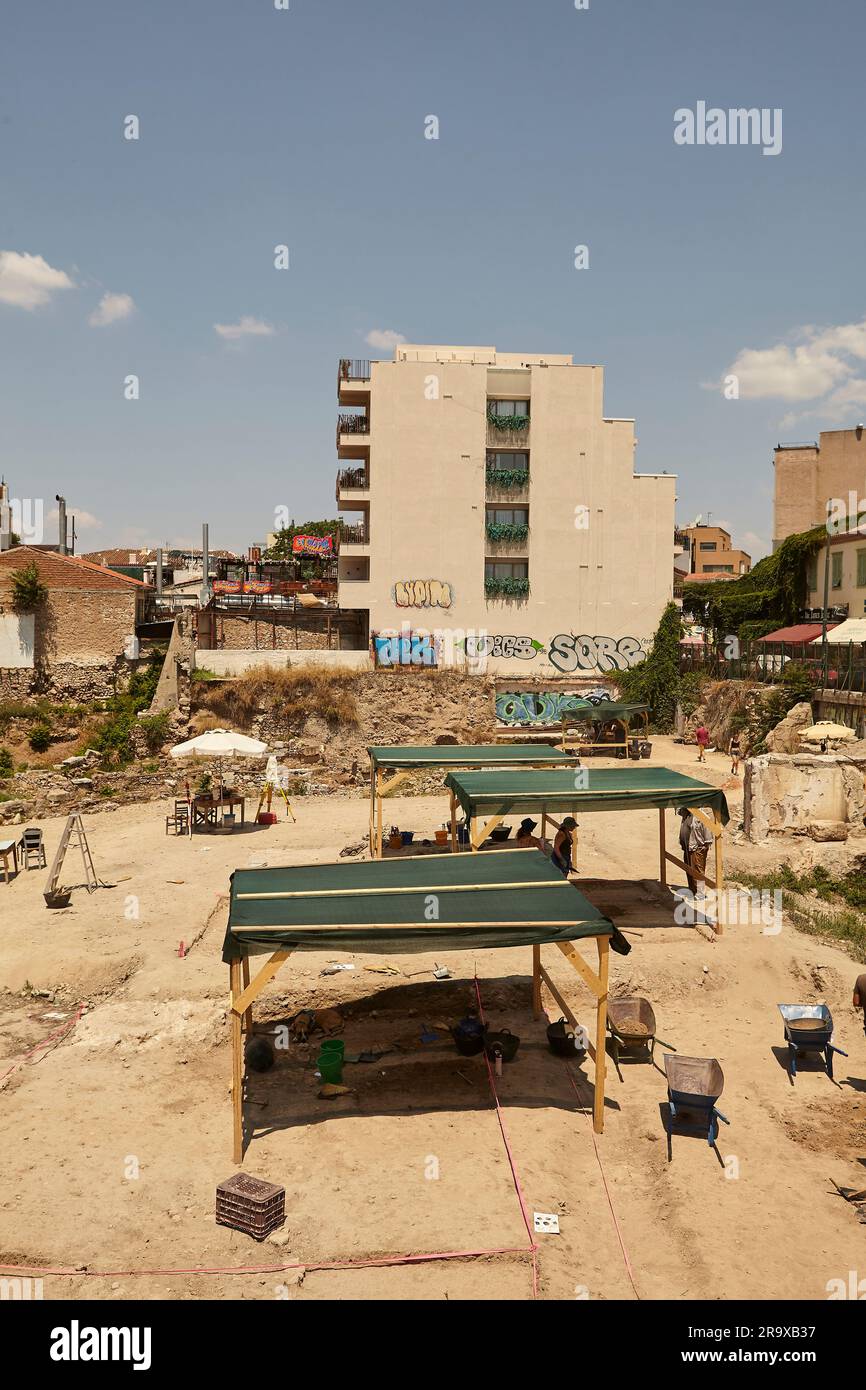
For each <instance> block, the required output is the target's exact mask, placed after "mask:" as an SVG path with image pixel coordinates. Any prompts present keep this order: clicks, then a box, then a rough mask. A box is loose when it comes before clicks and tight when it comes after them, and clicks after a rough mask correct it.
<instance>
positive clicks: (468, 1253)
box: [0, 1245, 527, 1279]
mask: <svg viewBox="0 0 866 1390" xmlns="http://www.w3.org/2000/svg"><path fill="white" fill-rule="evenodd" d="M526 1253H527V1251H526V1248H525V1246H522V1245H500V1246H496V1247H494V1248H493V1249H491V1250H442V1251H435V1252H433V1253H431V1254H429V1255H422V1254H408V1255H382V1256H380V1257H376V1256H373V1255H369V1256H364V1257H363V1258H362V1259H359V1260H325V1261H311V1260H296V1261H293V1263H291V1264H277V1265H215V1266H213V1267H209V1266H207V1265H202V1266H198V1265H193V1266H190V1267H189V1268H187V1269H184V1268H180V1269H175V1268H166V1269H69V1268H67V1267H66V1266H62V1265H58V1266H53V1265H7V1264H0V1270H2V1271H3V1273H4V1274H9V1273H13V1274H37V1275H39V1274H52V1275H56V1276H58V1277H60V1278H65V1279H119V1278H129V1279H131V1278H136V1277H138V1276H145V1277H146V1276H149V1275H159V1276H163V1277H168V1276H169V1275H174V1274H280V1273H282V1272H283V1271H284V1270H289V1269H305V1270H313V1271H315V1270H326V1269H368V1268H379V1267H382V1266H387V1265H414V1264H425V1263H427V1262H429V1261H435V1260H472V1259H478V1258H483V1257H485V1256H487V1255H525V1254H526Z"/></svg>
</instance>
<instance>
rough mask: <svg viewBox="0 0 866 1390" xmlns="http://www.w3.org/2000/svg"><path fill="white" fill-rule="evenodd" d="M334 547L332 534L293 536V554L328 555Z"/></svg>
mask: <svg viewBox="0 0 866 1390" xmlns="http://www.w3.org/2000/svg"><path fill="white" fill-rule="evenodd" d="M333 549H334V538H333V536H293V537H292V554H293V555H330V553H331V551H332V550H333Z"/></svg>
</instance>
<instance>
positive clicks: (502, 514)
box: [487, 507, 866, 554]
mask: <svg viewBox="0 0 866 1390" xmlns="http://www.w3.org/2000/svg"><path fill="white" fill-rule="evenodd" d="M487 521H488V524H489V523H490V522H491V521H492V522H496V523H497V524H498V525H501V526H528V525H529V508H528V507H488V508H487ZM864 554H866V551H864Z"/></svg>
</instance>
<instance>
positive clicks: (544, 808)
mask: <svg viewBox="0 0 866 1390" xmlns="http://www.w3.org/2000/svg"><path fill="white" fill-rule="evenodd" d="M585 771H586V772H587V775H588V776H589V777H590V778H591V776H592V773H591V771H589V770H588V769H586V770H585ZM605 771H606V770H605ZM654 771H655V772H657V773H660V772H664V771H666V769H663V768H657V769H654ZM685 780H686V782H688V783H691V788H689V787H688V786H685V787H684V788H683V792H682V797H681V804H682V805H686V806H688V809H689V810H690V811H691V813H692V815H693V816H695V817H696V818H697V819H698V820H699V821H700V822H701V823H702V824H703V825H705V826H706V827H707V829H708V830H709V832H710V834H711V835H712V837H713V854H714V876H713V877H710V875H709V874H707V873H701V872H700V871H699V870H697V869H694V868H692V867H691V866H690V865H688V864H686V862H685V860H683V859H679V858H677V856H676V855H675V854H671V853H670V852H669V850H668V848H667V837H666V826H665V811H666V810H669V809H670V805H668V806H659V807H658V813H659V881H660V882H661V884H662V885H663V886H665V887H666V886H667V865H668V864H675V865H676V866H677V868H680V869H682V870H683V871H684V872H685V874H686V876H687V877H688V876H690V877H692V878H694V879H696V880H699V881H700V882H702V883H704V884H706V886H707V887H708V888H712V889H713V890H714V891H715V892H716V894H717V898H716V921H715V922H710V921H708V925H709V926H711V927H712V930H713V931H714V932H715V934H716V935H717V936H721V935H722V932H723V930H724V913H723V908H724V897H723V889H724V886H725V875H724V861H723V854H722V829H723V819H722V815H721V812H720V811H719V809H718V808H717V807H715V806H713V807H711V808H710V809H709V811H708V810H707V809H706V808H701V807H700V806H694V805H691V804H689V790H694V788H695V786H696V785H697V786H699V785H700V784H696V783H695V781H694V779H693V778H686V779H685ZM591 790H592V788H591V786H590V787H588V788H587V789H586V791H590V792H591ZM706 790H707V791H712V792H714V791H716V789H715V788H710V787H707V788H706ZM449 792H450V797H451V848H452V850H456V849H457V847H458V846H457V806H458V796H457V794H456V793H455V790H454V788H453V787H450V788H449ZM584 794H585V793H584V792H583V791H581V790H577V789H576V790H575V791H574V792H573V794H571V793H569V794H565V793H562V792H559V793H557V794H555V795H554V794H553V793H551V795H550V797H549V798H548V800H549V801H553V802H554V803H555V804H556V805H557V809H559V810H562V809H563V808H566V807H567V808H568V809H569V814H570V815H572V816H573V817H574V818H575V819H576V815H577V813H578V812H580V813H581V814H582V813H584V812H586V811H587V807H586V805H585V804H581V802H582V797H583V796H584ZM515 795H516V796H517V799H519V800H520V802H521V809H524V808H525V807H526V806H527V805H528V804H530V803H529V802H527V800H526V796H525V794H520V795H517V794H515ZM569 796H571V798H572V799H571V800H570V801H569ZM506 799H507V797H503V800H506ZM533 809H534V810H535V811H536V812H537V813H540V815H541V838H542V839H543V838H544V835H545V832H546V829H547V823H548V821H549V822H550V823H551V825H554V826H556V828H557V830H559V829H561V823H560V822H559V821H557V820H556V819H555V817H554V816H553V815H551V812H550V810H549V808H548V805H547V803H546V802H545V800H544V793H538V794H537V797H536V799H535V804H534V806H533ZM589 809H603V808H598V807H596V808H589ZM634 809H635V810H646V809H650V808H648V807H647V806H645V805H644V806H641V805H640V803H639V802H637V801H636V802H635V806H634ZM464 810H465V814H466V820H467V825H468V827H469V849H470V850H471V851H473V852H474V853H477V852H478V851H479V850H480V849H481V847H482V846H483V845H484V843H485V842H486V841H487V840H488V839H489V838H490V835H491V834H492V832H493V831H494V830H495V829H496V827H497V826H498V825H501V824H502V822H503V821H504V820H505V818H506V816H508V815H512V814H520V811H517V812H514V811H513V810H512V809H511V808H510V807H505V808H504V809H502V810H500V811H494V812H493V813H492V814H491V815H489V816H488V818H487V820H483V818H482V816H481V815H475V816H473V815H471V814H470V813H469V811H468V810H466V808H465V807H464ZM570 834H571V841H572V857H571V862H572V864H576V863H577V844H578V841H577V831H576V830H572V831H571V832H570Z"/></svg>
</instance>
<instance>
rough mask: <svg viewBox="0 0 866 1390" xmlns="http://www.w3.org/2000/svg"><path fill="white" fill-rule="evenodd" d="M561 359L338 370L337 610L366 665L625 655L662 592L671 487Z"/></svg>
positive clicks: (505, 663)
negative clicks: (641, 462) (640, 462)
mask: <svg viewBox="0 0 866 1390" xmlns="http://www.w3.org/2000/svg"><path fill="white" fill-rule="evenodd" d="M602 393H603V371H602V368H601V367H597V366H577V365H575V364H574V363H573V362H572V359H571V358H570V357H568V356H561V355H556V356H545V355H527V354H520V353H501V352H497V351H496V349H495V348H492V347H446V346H421V345H409V344H405V345H402V346H400V347H398V348H397V349H396V351H395V355H394V360H393V361H389V362H351V361H347V360H344V361H343V362H341V363H340V369H339V378H338V399H339V403H340V412H341V413H340V416H339V420H338V426H337V453H338V457H339V459H340V461H341V467H340V471H339V473H338V478H337V502H338V506H339V508H340V510H341V512H343V513H345V514H346V516H345V519H344V523H343V528H342V535H341V541H340V555H339V568H338V583H339V604H340V607H341V608H351V609H358V610H361V611H362V613H363V614H364V627H365V631H366V632H367V633H368V634H369V638H370V641H371V650H372V652H373V655H374V658H375V660H376V663H377V664H378V665H380V666H388V665H406V664H427V665H434V664H435V665H451V664H455V665H461V664H463V663H473V664H474V665H475V666H476V667H477V669H479V670H486V671H490V672H492V673H494V674H500V673H501V674H514V675H520V676H530V677H533V678H534V677H535V676H536V675H540V676H545V675H546V676H548V677H550V676H554V675H567V676H575V677H580V676H593V675H602V674H607V673H615V672H616V671H617V670H623V669H626V668H628V667H630V666H633V665H634V664H635V663H636V662H637V661H639V660H640V659H641V658H642V656H643V654H644V652H645V650H646V649H647V647H648V645H649V643H650V642H651V639H652V636H653V633H654V632H655V629H656V626H657V624H658V621H659V618H660V616H661V613H662V610H663V608H664V606H665V604H666V603H667V602H668V601H669V600H670V599H671V596H672V589H673V551H674V511H675V489H676V479H675V477H674V476H673V475H672V474H635V471H634V452H635V444H636V441H635V435H634V422H633V421H632V420H618V419H610V418H607V417H605V415H604V413H603V400H602Z"/></svg>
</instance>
